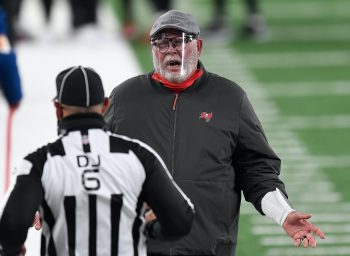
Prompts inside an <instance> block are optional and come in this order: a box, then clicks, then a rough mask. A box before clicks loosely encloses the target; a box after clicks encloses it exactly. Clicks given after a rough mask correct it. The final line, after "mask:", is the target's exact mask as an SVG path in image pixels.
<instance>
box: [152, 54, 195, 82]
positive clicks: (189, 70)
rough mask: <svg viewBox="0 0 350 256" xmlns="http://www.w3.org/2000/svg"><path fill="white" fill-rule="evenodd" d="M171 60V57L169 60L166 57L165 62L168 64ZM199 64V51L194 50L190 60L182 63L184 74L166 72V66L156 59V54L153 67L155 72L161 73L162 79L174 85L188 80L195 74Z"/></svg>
mask: <svg viewBox="0 0 350 256" xmlns="http://www.w3.org/2000/svg"><path fill="white" fill-rule="evenodd" d="M169 59H170V58H169V57H168V58H167V57H166V58H165V59H164V62H166V61H167V60H169ZM197 63H198V56H197V49H196V48H194V49H193V51H192V52H191V54H190V56H189V58H188V61H186V62H183V63H182V65H183V68H182V71H183V72H179V73H172V72H171V73H168V72H167V71H166V65H165V64H163V63H160V62H159V61H158V59H157V58H156V56H155V54H153V65H154V69H155V71H156V72H157V73H159V74H160V75H161V76H162V77H164V78H165V79H166V80H168V81H170V82H172V83H181V82H183V81H185V80H187V79H188V78H189V77H190V76H191V75H192V74H193V72H194V71H195V70H196V69H197Z"/></svg>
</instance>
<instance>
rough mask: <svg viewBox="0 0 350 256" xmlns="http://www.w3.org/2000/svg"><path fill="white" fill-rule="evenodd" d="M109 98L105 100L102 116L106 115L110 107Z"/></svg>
mask: <svg viewBox="0 0 350 256" xmlns="http://www.w3.org/2000/svg"><path fill="white" fill-rule="evenodd" d="M109 103H110V101H109V98H107V97H106V98H105V99H104V101H103V105H102V114H104V113H105V112H106V110H107V108H108V107H109Z"/></svg>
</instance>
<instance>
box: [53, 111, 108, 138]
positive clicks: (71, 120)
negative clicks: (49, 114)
mask: <svg viewBox="0 0 350 256" xmlns="http://www.w3.org/2000/svg"><path fill="white" fill-rule="evenodd" d="M91 128H100V129H105V128H106V122H105V121H104V119H103V116H102V115H100V114H97V113H79V114H74V115H69V116H67V117H65V118H63V119H62V121H61V122H59V124H58V129H59V133H61V134H66V133H67V132H69V131H76V130H86V129H91Z"/></svg>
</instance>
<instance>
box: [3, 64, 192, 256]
mask: <svg viewBox="0 0 350 256" xmlns="http://www.w3.org/2000/svg"><path fill="white" fill-rule="evenodd" d="M56 86H57V96H56V98H55V101H54V105H55V107H56V114H57V117H58V120H59V130H60V131H61V134H60V136H59V138H58V139H57V140H55V141H54V142H52V143H48V144H47V145H45V146H43V147H41V148H39V149H38V150H36V151H35V152H33V153H31V154H29V155H27V156H26V157H24V159H23V160H22V161H21V162H20V164H19V165H18V167H17V168H16V169H15V175H16V180H15V182H14V185H13V186H12V187H11V188H10V189H9V191H8V192H7V194H6V196H5V200H4V201H5V202H4V206H3V212H2V213H0V214H1V215H0V216H1V217H0V218H1V219H0V255H18V254H19V253H20V251H21V246H22V245H23V243H24V241H25V240H26V237H27V231H28V228H29V227H31V226H32V222H33V219H34V215H35V212H36V211H37V210H38V209H39V212H40V215H41V217H42V220H41V222H42V239H41V255H59V256H65V255H67V256H68V255H69V256H74V255H113V256H116V255H125V256H126V255H128V256H129V255H140V256H142V255H146V236H149V237H152V238H157V239H162V240H175V239H178V238H180V237H182V236H184V235H186V234H187V233H188V232H189V230H190V228H191V224H192V220H193V216H194V210H193V206H192V204H191V202H190V201H189V199H188V198H187V197H186V196H185V195H184V194H183V192H182V191H181V190H180V189H179V188H178V186H177V185H176V184H175V183H174V181H173V180H172V178H171V176H170V175H169V173H168V171H167V169H166V167H165V165H164V163H163V161H162V159H160V157H159V156H158V154H157V153H156V152H155V151H154V150H153V149H152V148H150V147H149V146H148V145H146V144H145V143H142V142H141V141H138V140H134V139H130V138H128V137H126V136H120V135H117V134H112V133H110V132H109V131H107V130H106V129H105V122H104V120H103V117H102V113H103V112H104V111H105V109H106V108H107V106H108V104H109V101H108V98H105V96H104V90H103V86H102V82H101V79H100V77H99V75H98V74H97V73H96V72H95V71H94V70H93V69H91V68H87V67H82V66H76V67H71V68H68V69H66V70H64V71H62V72H61V73H59V74H58V76H57V78H56ZM130 104H136V103H132V102H130ZM120 118H122V117H120ZM140 129H142V128H141V127H140ZM146 204H147V205H148V206H149V207H151V208H152V210H153V212H154V214H155V215H156V217H157V218H156V219H153V220H152V221H149V222H147V223H145V221H144V218H143V217H142V216H143V214H144V212H145V209H146ZM0 209H1V208H0Z"/></svg>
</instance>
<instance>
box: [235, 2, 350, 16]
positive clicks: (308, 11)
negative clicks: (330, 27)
mask: <svg viewBox="0 0 350 256" xmlns="http://www.w3.org/2000/svg"><path fill="white" fill-rule="evenodd" d="M234 4H236V3H234ZM264 7H265V8H264V10H265V11H264V12H266V15H267V16H268V17H270V18H272V19H301V18H302V19H315V18H332V17H334V16H335V15H336V16H337V17H339V18H341V17H344V18H347V17H349V16H350V4H349V1H346V0H343V1H329V2H324V1H323V2H322V5H320V4H319V3H318V2H317V1H303V2H300V1H299V2H297V1H284V2H282V1H281V2H275V1H274V2H273V3H269V2H267V3H265V5H264ZM286 10H288V11H286ZM330 10H331V11H330Z"/></svg>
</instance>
